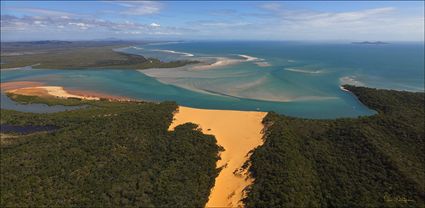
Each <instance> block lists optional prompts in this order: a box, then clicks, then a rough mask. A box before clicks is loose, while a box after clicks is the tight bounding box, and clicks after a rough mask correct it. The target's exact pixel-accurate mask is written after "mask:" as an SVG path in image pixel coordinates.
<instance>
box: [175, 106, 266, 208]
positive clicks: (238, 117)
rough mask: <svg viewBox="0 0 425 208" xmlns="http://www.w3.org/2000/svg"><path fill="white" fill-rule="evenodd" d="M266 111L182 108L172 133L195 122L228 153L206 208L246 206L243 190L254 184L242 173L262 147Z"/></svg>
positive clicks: (223, 160)
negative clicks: (250, 154) (181, 125)
mask: <svg viewBox="0 0 425 208" xmlns="http://www.w3.org/2000/svg"><path fill="white" fill-rule="evenodd" d="M265 115H266V113H265V112H248V111H231V110H207V109H196V108H189V107H184V106H180V107H179V112H178V113H176V114H175V116H174V121H173V123H172V124H171V126H170V128H169V129H170V130H172V129H174V127H176V126H178V125H180V124H183V123H187V122H192V123H196V124H198V125H199V126H200V127H201V128H202V131H203V132H204V133H206V134H212V135H214V136H215V137H216V139H217V142H218V144H219V145H220V146H222V147H223V148H224V149H225V150H224V152H222V153H221V155H220V156H221V160H220V161H218V162H217V167H223V169H222V170H221V172H220V174H219V175H218V177H217V178H216V180H215V185H214V187H213V189H212V191H211V194H210V197H209V201H208V203H207V205H206V207H238V206H242V203H241V202H240V200H241V199H242V198H243V189H244V188H245V187H247V186H248V185H250V184H251V183H252V179H251V178H248V177H247V173H246V171H240V168H241V166H242V165H243V164H244V163H245V161H246V160H247V159H248V152H249V151H250V150H252V149H254V148H255V147H257V146H259V145H261V144H262V143H263V141H262V133H261V130H262V129H263V125H262V123H261V121H262V119H263V118H264V116H265Z"/></svg>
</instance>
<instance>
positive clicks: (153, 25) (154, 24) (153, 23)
mask: <svg viewBox="0 0 425 208" xmlns="http://www.w3.org/2000/svg"><path fill="white" fill-rule="evenodd" d="M150 26H152V27H160V26H161V25H160V24H157V23H155V22H152V23H151V24H150Z"/></svg>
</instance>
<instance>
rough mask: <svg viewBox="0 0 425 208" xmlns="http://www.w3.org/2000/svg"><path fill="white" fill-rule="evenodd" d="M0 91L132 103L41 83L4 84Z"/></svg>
mask: <svg viewBox="0 0 425 208" xmlns="http://www.w3.org/2000/svg"><path fill="white" fill-rule="evenodd" d="M1 90H2V91H5V92H9V93H14V94H18V95H27V96H40V97H57V98H64V99H67V98H78V99H82V100H100V99H101V98H103V99H109V100H115V101H134V100H132V99H129V98H126V97H120V96H113V95H108V94H104V93H99V92H92V91H82V90H71V89H64V88H63V87H61V86H43V83H41V82H26V81H24V82H4V83H1Z"/></svg>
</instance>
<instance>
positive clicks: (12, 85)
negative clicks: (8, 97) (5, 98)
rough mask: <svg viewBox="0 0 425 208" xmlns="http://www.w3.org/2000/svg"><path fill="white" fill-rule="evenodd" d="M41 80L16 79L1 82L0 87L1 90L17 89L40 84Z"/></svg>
mask: <svg viewBox="0 0 425 208" xmlns="http://www.w3.org/2000/svg"><path fill="white" fill-rule="evenodd" d="M42 85H43V83H42V82H29V81H16V82H2V83H0V88H1V90H2V91H6V90H13V89H19V88H24V87H36V86H42Z"/></svg>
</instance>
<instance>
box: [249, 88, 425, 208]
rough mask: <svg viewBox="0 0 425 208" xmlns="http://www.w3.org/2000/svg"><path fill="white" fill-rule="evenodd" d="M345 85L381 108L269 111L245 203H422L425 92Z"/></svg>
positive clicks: (424, 193) (253, 158)
mask: <svg viewBox="0 0 425 208" xmlns="http://www.w3.org/2000/svg"><path fill="white" fill-rule="evenodd" d="M345 88H347V89H349V90H350V91H351V92H353V93H354V94H355V95H356V96H358V98H359V100H360V101H361V102H363V103H364V104H366V105H367V106H369V107H371V108H373V109H375V110H376V111H378V114H377V115H374V116H371V117H360V118H358V119H337V120H312V119H298V118H290V117H286V116H281V115H277V114H275V113H270V114H268V115H267V116H266V118H265V119H264V121H263V122H264V124H265V126H266V130H265V136H264V137H265V143H264V145H263V146H261V147H259V148H257V149H256V150H255V151H254V153H253V155H252V156H251V163H252V166H251V168H250V171H251V173H252V175H253V176H254V177H255V182H254V184H253V185H252V186H251V187H250V189H249V193H248V197H247V198H245V199H244V202H245V204H246V205H247V207H400V206H401V207H405V206H406V207H424V206H425V205H424V201H425V138H424V93H411V92H399V91H392V90H375V89H370V88H363V87H352V86H345Z"/></svg>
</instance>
